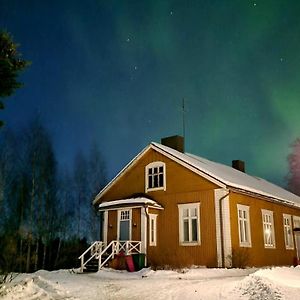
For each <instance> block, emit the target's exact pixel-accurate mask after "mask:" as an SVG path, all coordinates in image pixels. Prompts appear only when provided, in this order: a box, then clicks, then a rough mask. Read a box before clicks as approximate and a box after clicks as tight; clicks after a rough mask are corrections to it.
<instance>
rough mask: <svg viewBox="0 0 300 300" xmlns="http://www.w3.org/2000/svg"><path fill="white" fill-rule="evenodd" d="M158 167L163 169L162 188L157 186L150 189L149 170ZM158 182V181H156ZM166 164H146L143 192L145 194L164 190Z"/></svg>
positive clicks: (160, 162)
mask: <svg viewBox="0 0 300 300" xmlns="http://www.w3.org/2000/svg"><path fill="white" fill-rule="evenodd" d="M159 167H163V181H164V182H163V186H159V187H152V188H149V174H148V173H149V169H154V168H159ZM158 181H159V179H158ZM166 186H167V185H166V164H165V163H164V162H162V161H154V162H152V163H150V164H148V165H147V166H146V167H145V191H146V192H150V191H159V190H164V191H165V190H166Z"/></svg>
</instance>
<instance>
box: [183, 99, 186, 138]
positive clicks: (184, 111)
mask: <svg viewBox="0 0 300 300" xmlns="http://www.w3.org/2000/svg"><path fill="white" fill-rule="evenodd" d="M185 113H186V110H185V99H184V98H182V131H183V132H182V134H183V138H184V140H185Z"/></svg>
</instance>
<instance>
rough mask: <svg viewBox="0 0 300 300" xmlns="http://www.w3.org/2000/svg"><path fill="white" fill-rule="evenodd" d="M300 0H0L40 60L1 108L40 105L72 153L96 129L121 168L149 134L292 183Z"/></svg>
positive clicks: (2, 17) (10, 110)
mask: <svg viewBox="0 0 300 300" xmlns="http://www.w3.org/2000/svg"><path fill="white" fill-rule="evenodd" d="M299 15H300V2H299V1H296V0H295V1H288V0H282V1H281V0H276V1H275V0H272V1H271V0H268V1H264V0H258V1H248V0H243V1H240V0H228V1H227V0H226V1H225V0H223V1H221V0H209V1H201V0H199V1H196V0H195V1H168V0H165V1H163V0H157V1H154V0H153V1H141V0H139V1H121V0H120V1H97V0H87V1H71V0H70V1H64V0H62V1H33V0H32V1H21V0H19V1H17V0H0V28H4V29H6V30H7V31H9V32H10V33H11V34H12V35H13V36H14V38H15V40H16V41H17V42H18V43H20V44H21V47H20V51H21V52H22V53H23V56H24V58H26V59H28V60H31V61H32V65H31V66H30V68H28V70H26V71H25V72H24V74H23V76H22V78H21V79H22V81H23V82H24V84H25V86H24V87H23V88H22V89H21V90H19V91H18V92H17V93H16V94H15V95H14V96H13V97H11V98H9V99H7V100H6V105H7V107H6V109H5V110H4V111H3V112H1V118H2V119H4V120H5V121H6V123H7V124H8V125H7V126H11V127H13V128H18V127H19V126H22V125H24V124H25V123H26V122H28V120H29V119H30V118H31V117H32V116H33V115H34V114H35V113H36V112H38V113H39V114H40V115H41V117H42V118H43V120H44V122H45V125H46V126H47V127H48V128H49V129H50V131H51V132H52V134H53V138H54V143H55V149H56V153H57V157H58V159H59V161H60V162H61V163H62V164H68V161H69V160H70V159H73V157H74V155H75V153H76V151H77V150H78V149H82V150H84V149H85V148H86V147H87V145H89V144H90V143H91V142H92V141H93V140H96V141H97V142H98V143H99V145H100V146H101V148H102V151H103V154H104V156H105V158H106V161H107V166H108V170H109V176H110V177H112V176H113V175H114V174H115V173H116V172H117V171H119V170H120V168H122V167H123V166H124V165H125V164H126V163H127V162H128V161H129V160H131V159H132V158H133V156H134V155H135V154H137V152H139V151H140V150H141V149H142V148H143V147H145V146H146V145H147V144H148V143H149V142H150V141H159V140H160V138H161V137H165V136H169V135H173V134H181V133H182V114H181V101H182V98H185V99H186V108H187V113H186V150H187V151H188V152H191V153H194V154H197V155H200V156H203V157H206V158H208V159H212V160H215V161H218V162H222V163H225V164H230V163H231V160H232V159H242V160H245V161H246V171H247V172H249V173H250V174H253V175H257V176H260V177H264V178H265V179H267V180H270V181H273V182H275V183H279V184H281V185H283V186H284V184H285V181H284V178H285V176H286V175H287V172H288V169H287V155H288V154H289V152H290V144H291V143H292V142H293V141H294V140H295V139H296V138H297V137H300V71H299V70H300V18H299Z"/></svg>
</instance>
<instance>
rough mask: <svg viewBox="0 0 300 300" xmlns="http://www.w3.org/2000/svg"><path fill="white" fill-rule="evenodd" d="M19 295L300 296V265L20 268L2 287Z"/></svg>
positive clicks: (3, 294) (3, 293)
mask: <svg viewBox="0 0 300 300" xmlns="http://www.w3.org/2000/svg"><path fill="white" fill-rule="evenodd" d="M0 298H1V299H4V300H13V299H41V300H44V299H74V300H75V299H91V300H93V299H157V300H159V299H189V300H192V299H208V300H210V299H211V300H213V299H230V300H232V299H265V300H268V299H300V268H299V267H295V268H294V267H276V268H269V269H206V268H191V269H184V270H181V271H153V270H151V269H143V270H141V271H139V272H135V273H128V272H126V271H116V270H112V269H103V270H101V271H99V272H98V273H93V274H92V273H90V274H79V273H77V272H74V271H73V270H58V271H52V272H48V271H43V270H40V271H38V272H36V273H33V274H20V275H18V276H17V277H16V278H15V279H14V280H13V281H12V282H10V283H6V284H5V285H4V286H2V287H1V288H0Z"/></svg>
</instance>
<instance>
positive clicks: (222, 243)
mask: <svg viewBox="0 0 300 300" xmlns="http://www.w3.org/2000/svg"><path fill="white" fill-rule="evenodd" d="M229 193H230V192H229V191H228V193H227V194H226V195H224V196H222V197H221V198H220V199H219V217H220V236H221V264H222V266H221V267H222V268H224V267H225V257H224V230H223V214H222V208H223V207H222V201H223V199H225V198H226V197H227V196H228V195H229Z"/></svg>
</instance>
